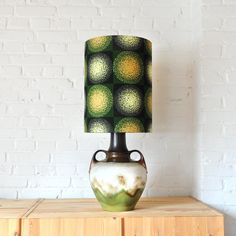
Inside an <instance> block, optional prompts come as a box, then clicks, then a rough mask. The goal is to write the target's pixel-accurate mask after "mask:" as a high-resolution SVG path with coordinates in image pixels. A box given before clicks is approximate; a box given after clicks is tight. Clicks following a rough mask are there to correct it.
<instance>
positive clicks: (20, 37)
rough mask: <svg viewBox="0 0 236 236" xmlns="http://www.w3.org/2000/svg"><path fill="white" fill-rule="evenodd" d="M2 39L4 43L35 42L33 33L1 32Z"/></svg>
mask: <svg viewBox="0 0 236 236" xmlns="http://www.w3.org/2000/svg"><path fill="white" fill-rule="evenodd" d="M0 38H1V40H2V41H16V39H17V42H29V41H33V39H34V33H33V32H31V31H23V30H21V31H13V30H8V31H1V32H0Z"/></svg>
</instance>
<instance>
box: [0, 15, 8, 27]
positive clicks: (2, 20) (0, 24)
mask: <svg viewBox="0 0 236 236" xmlns="http://www.w3.org/2000/svg"><path fill="white" fill-rule="evenodd" d="M6 25H7V19H5V18H3V17H1V18H0V29H5V28H6Z"/></svg>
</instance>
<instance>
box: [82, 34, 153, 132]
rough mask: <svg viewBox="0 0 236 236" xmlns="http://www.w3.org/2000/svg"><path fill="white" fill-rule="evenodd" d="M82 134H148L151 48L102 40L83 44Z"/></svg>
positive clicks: (134, 40) (123, 39)
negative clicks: (83, 92) (83, 93)
mask: <svg viewBox="0 0 236 236" xmlns="http://www.w3.org/2000/svg"><path fill="white" fill-rule="evenodd" d="M84 119H85V132H91V133H112V132H114V133H140V132H150V131H151V124H152V123H151V122H152V44H151V42H150V41H149V40H147V39H144V38H140V37H136V36H123V35H113V36H101V37H96V38H92V39H90V40H88V41H86V44H85V116H84Z"/></svg>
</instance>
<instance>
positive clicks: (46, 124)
mask: <svg viewBox="0 0 236 236" xmlns="http://www.w3.org/2000/svg"><path fill="white" fill-rule="evenodd" d="M41 126H42V127H43V128H61V127H63V122H62V118H61V117H53V116H52V117H49V116H48V117H43V118H42V122H41Z"/></svg>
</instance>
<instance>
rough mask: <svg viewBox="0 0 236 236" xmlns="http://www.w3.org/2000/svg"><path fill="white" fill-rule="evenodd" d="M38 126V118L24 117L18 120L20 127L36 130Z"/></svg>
mask: <svg viewBox="0 0 236 236" xmlns="http://www.w3.org/2000/svg"><path fill="white" fill-rule="evenodd" d="M39 124H40V118H39V117H30V116H28V117H27V116H25V117H21V118H20V126H21V127H27V128H37V127H38V126H39Z"/></svg>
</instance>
